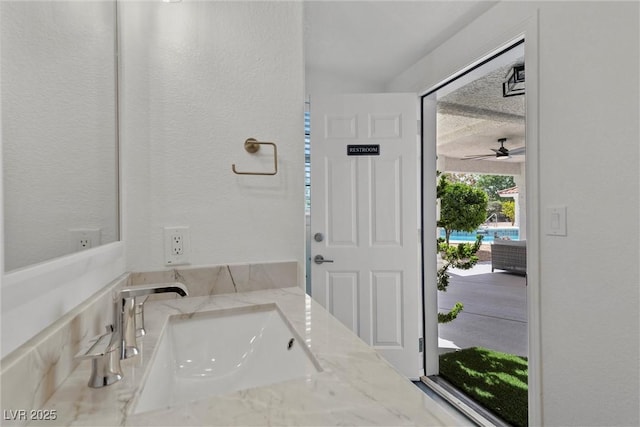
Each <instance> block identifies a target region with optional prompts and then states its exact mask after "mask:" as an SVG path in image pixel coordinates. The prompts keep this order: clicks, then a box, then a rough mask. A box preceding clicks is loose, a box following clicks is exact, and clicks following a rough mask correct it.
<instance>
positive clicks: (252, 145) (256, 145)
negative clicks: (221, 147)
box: [231, 138, 278, 175]
mask: <svg viewBox="0 0 640 427" xmlns="http://www.w3.org/2000/svg"><path fill="white" fill-rule="evenodd" d="M261 145H271V146H273V169H274V170H273V172H238V171H237V170H236V165H235V163H234V164H232V165H231V170H232V171H233V173H235V174H237V175H275V174H277V173H278V147H276V144H275V143H273V142H261V141H258V140H256V139H255V138H248V139H247V140H246V141H245V142H244V149H245V150H247V153H252V154H253V153H255V152H257V151H258V150H259V149H260V146H261Z"/></svg>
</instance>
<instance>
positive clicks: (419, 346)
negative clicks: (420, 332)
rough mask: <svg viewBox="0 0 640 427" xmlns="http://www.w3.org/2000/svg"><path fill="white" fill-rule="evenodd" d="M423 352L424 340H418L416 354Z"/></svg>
mask: <svg viewBox="0 0 640 427" xmlns="http://www.w3.org/2000/svg"><path fill="white" fill-rule="evenodd" d="M422 352H424V338H422V337H420V338H418V353H422Z"/></svg>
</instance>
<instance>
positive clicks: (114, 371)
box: [75, 325, 122, 388]
mask: <svg viewBox="0 0 640 427" xmlns="http://www.w3.org/2000/svg"><path fill="white" fill-rule="evenodd" d="M106 329H107V332H106V333H105V334H103V335H99V336H97V337H94V338H92V339H91V340H90V341H89V343H90V347H89V348H88V349H87V350H84V351H83V350H81V351H80V352H79V353H78V354H77V355H76V356H75V358H76V359H90V360H91V377H90V378H89V384H88V385H89V387H92V388H101V387H105V386H108V385H111V384H113V383H115V382H118V381H120V380H121V379H122V369H121V368H120V351H119V350H120V348H119V346H118V343H117V341H118V340H117V339H115V337H114V328H113V325H108V326H107V327H106Z"/></svg>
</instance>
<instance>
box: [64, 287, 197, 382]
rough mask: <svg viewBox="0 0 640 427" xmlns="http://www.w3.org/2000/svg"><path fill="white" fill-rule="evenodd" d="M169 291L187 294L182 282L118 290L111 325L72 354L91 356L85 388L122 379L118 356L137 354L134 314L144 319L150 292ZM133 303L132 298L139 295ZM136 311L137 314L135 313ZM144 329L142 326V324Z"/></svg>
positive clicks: (85, 357)
mask: <svg viewBox="0 0 640 427" xmlns="http://www.w3.org/2000/svg"><path fill="white" fill-rule="evenodd" d="M169 292H173V293H176V294H178V295H180V296H182V297H185V296H187V295H188V292H187V288H186V287H185V286H184V285H183V284H182V283H178V282H175V283H160V284H152V285H145V286H136V287H132V288H127V289H122V290H120V291H118V292H117V293H116V294H115V297H114V301H113V324H111V325H108V326H107V327H106V329H107V332H106V333H105V334H103V335H100V336H98V337H97V338H95V339H94V340H92V345H91V346H90V347H89V349H88V350H87V351H84V352H80V353H79V354H78V355H76V358H78V359H91V377H90V378H89V387H92V388H101V387H105V386H108V385H111V384H113V383H115V382H117V381H119V380H121V379H122V369H121V367H120V359H126V358H129V357H133V356H135V355H136V354H138V346H137V342H136V317H139V318H140V319H141V320H142V321H144V317H143V304H144V301H146V297H147V296H149V295H152V294H159V293H169ZM143 296H145V299H144V300H142V302H136V297H143ZM136 314H138V316H136ZM141 329H142V331H144V325H142V328H141Z"/></svg>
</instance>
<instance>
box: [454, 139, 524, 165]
mask: <svg viewBox="0 0 640 427" xmlns="http://www.w3.org/2000/svg"><path fill="white" fill-rule="evenodd" d="M498 142H499V143H500V148H491V151H493V152H494V153H495V154H476V155H470V156H464V157H463V158H462V160H482V159H490V158H492V157H495V158H497V159H508V158H509V157H511V156H512V155H513V156H515V155H518V154H524V150H525V148H524V147H518V148H514V149H512V150H509V149H508V148H506V147H505V146H504V143H505V142H507V138H500V139H498Z"/></svg>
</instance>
